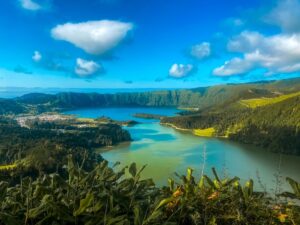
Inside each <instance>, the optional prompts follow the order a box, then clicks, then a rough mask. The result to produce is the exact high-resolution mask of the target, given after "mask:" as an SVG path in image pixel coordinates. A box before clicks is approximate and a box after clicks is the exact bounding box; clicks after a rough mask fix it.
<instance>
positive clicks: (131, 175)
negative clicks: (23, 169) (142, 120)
mask: <svg viewBox="0 0 300 225" xmlns="http://www.w3.org/2000/svg"><path fill="white" fill-rule="evenodd" d="M81 160H82V161H81V162H78V161H74V157H72V156H71V155H69V156H68V160H67V161H68V162H67V166H65V169H64V171H62V172H61V173H50V174H48V173H44V174H40V175H39V176H37V177H36V178H32V177H22V176H21V177H20V178H19V180H18V181H16V179H13V180H14V182H12V180H11V179H9V180H6V181H5V179H4V178H3V171H2V172H0V176H1V180H2V181H0V202H1V205H0V224H1V225H4V224H5V225H16V224H40V225H43V224H45V225H51V224H53V225H54V224H70V225H71V224H86V225H94V224H95V225H96V224H99V225H101V224H103V225H104V224H105V225H108V224H109V225H122V224H124V225H127V224H128V225H130V224H134V225H147V224H149V225H150V224H153V225H155V224H168V225H172V224H173V225H176V224H178V225H190V224H191V225H196V224H209V225H217V224H222V225H223V224H225V225H226V224H228V225H232V224H236V225H244V224H248V225H256V224H257V225H262V224H270V225H271V224H272V225H273V224H291V225H297V224H300V206H299V205H297V204H296V203H295V202H294V200H297V199H298V200H300V184H299V183H297V182H296V181H294V180H292V179H290V178H288V182H289V183H290V184H291V186H292V188H293V193H288V192H286V193H282V194H280V195H278V196H276V197H270V196H269V195H268V194H267V193H262V192H256V191H255V189H254V184H253V181H252V180H249V181H248V182H247V183H246V184H245V185H243V184H241V183H240V181H239V178H237V177H234V178H232V179H230V178H226V179H221V178H219V176H218V175H217V173H216V171H215V170H214V169H213V174H214V177H213V178H209V177H208V176H206V175H203V176H202V177H201V178H200V180H196V178H195V177H194V176H193V171H192V170H191V169H188V170H187V175H186V176H180V177H179V178H180V179H179V181H178V182H175V181H174V180H173V179H169V185H168V187H157V186H155V184H154V183H153V181H152V180H151V179H146V180H144V179H142V178H141V177H142V174H141V173H142V171H143V169H144V168H145V167H142V168H141V169H137V167H136V165H135V164H134V163H133V164H132V165H130V167H126V168H123V169H120V170H117V169H116V168H114V169H113V168H110V167H109V166H108V163H107V162H106V161H102V162H101V163H99V164H95V165H94V166H93V167H92V168H90V169H89V170H85V169H83V168H84V167H86V166H85V164H86V162H85V159H84V158H82V159H81ZM8 174H9V176H10V177H13V176H15V175H14V170H8ZM18 175H19V174H18ZM6 179H7V176H6ZM298 203H299V202H298Z"/></svg>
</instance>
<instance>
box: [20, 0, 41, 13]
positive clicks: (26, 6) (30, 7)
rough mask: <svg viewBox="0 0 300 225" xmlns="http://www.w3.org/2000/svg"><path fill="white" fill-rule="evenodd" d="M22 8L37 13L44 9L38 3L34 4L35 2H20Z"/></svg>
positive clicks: (25, 0)
mask: <svg viewBox="0 0 300 225" xmlns="http://www.w3.org/2000/svg"><path fill="white" fill-rule="evenodd" d="M20 3H21V6H22V7H23V8H24V9H27V10H31V11H37V10H40V9H42V6H41V5H39V4H38V3H36V2H34V1H33V0H20Z"/></svg>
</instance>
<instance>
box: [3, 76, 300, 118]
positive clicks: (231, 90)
mask: <svg viewBox="0 0 300 225" xmlns="http://www.w3.org/2000/svg"><path fill="white" fill-rule="evenodd" d="M296 91H300V78H295V79H287V80H280V81H271V82H256V83H246V84H227V85H218V86H212V87H203V88H195V89H187V90H172V91H152V92H141V93H117V94H98V93H59V94H56V95H47V94H28V95H24V96H22V97H19V98H16V99H15V100H14V101H15V102H16V103H18V104H21V105H22V104H26V105H31V106H38V109H37V110H40V111H43V110H45V111H47V110H53V109H70V108H82V107H103V106H176V107H194V108H199V109H206V108H210V107H215V106H217V105H222V104H225V105H227V104H229V103H232V102H236V101H238V100H241V99H251V98H260V97H276V96H279V95H282V94H287V93H292V92H296ZM0 108H1V106H0ZM0 112H1V109H0Z"/></svg>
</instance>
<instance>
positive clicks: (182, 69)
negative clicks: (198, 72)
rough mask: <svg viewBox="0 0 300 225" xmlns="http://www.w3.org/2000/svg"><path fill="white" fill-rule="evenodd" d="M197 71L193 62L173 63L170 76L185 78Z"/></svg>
mask: <svg viewBox="0 0 300 225" xmlns="http://www.w3.org/2000/svg"><path fill="white" fill-rule="evenodd" d="M194 72H195V67H194V66H193V65H191V64H187V65H184V64H173V65H172V66H171V68H170V70H169V75H170V77H173V78H183V77H187V76H189V75H191V74H193V73H194Z"/></svg>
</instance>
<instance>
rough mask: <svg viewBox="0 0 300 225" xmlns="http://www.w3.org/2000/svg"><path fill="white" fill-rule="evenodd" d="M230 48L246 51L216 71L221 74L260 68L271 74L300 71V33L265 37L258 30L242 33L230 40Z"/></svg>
mask: <svg viewBox="0 0 300 225" xmlns="http://www.w3.org/2000/svg"><path fill="white" fill-rule="evenodd" d="M228 49H229V50H230V51H233V52H238V53H242V54H243V57H241V58H233V59H231V60H229V61H227V62H226V63H224V65H222V66H220V67H218V68H216V69H215V70H214V71H213V74H214V75H217V76H231V75H238V74H245V73H248V72H250V71H251V70H254V69H256V68H262V69H266V70H267V72H268V73H269V74H277V73H293V72H298V71H300V65H299V62H300V34H277V35H273V36H264V35H262V34H260V33H258V32H249V31H245V32H242V33H241V34H240V35H239V36H237V37H235V38H233V39H232V40H231V41H230V42H229V43H228Z"/></svg>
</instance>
